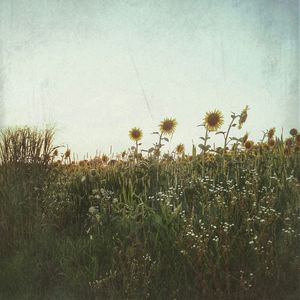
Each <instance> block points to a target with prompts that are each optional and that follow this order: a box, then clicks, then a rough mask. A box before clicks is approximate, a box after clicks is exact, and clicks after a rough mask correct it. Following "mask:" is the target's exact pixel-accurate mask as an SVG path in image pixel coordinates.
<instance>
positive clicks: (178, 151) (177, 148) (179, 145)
mask: <svg viewBox="0 0 300 300" xmlns="http://www.w3.org/2000/svg"><path fill="white" fill-rule="evenodd" d="M176 152H177V153H178V154H183V153H184V145H183V144H178V145H177V147H176Z"/></svg>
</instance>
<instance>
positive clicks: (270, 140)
mask: <svg viewBox="0 0 300 300" xmlns="http://www.w3.org/2000/svg"><path fill="white" fill-rule="evenodd" d="M268 145H269V146H270V147H274V146H275V140H274V139H273V138H272V139H269V140H268Z"/></svg>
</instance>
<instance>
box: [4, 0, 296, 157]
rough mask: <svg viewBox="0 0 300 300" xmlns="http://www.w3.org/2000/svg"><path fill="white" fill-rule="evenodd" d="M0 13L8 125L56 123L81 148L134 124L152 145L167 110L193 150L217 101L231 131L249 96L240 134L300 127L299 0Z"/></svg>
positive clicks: (63, 137)
mask: <svg viewBox="0 0 300 300" xmlns="http://www.w3.org/2000/svg"><path fill="white" fill-rule="evenodd" d="M0 20H1V21H0V25H1V27H0V30H1V31H0V33H1V34H0V110H1V112H0V117H1V121H0V125H1V126H2V127H7V126H16V125H17V126H24V125H30V126H39V127H41V128H43V127H45V126H47V125H52V126H55V128H56V141H55V142H56V143H57V144H59V145H65V146H68V147H70V148H71V149H72V151H73V152H76V153H78V155H79V157H83V155H85V153H88V155H89V156H93V155H95V153H96V150H97V151H98V152H104V153H109V152H110V149H112V151H113V152H114V153H116V152H120V151H122V150H124V149H127V148H128V147H130V146H131V145H132V142H131V141H130V139H129V137H128V131H129V130H130V129H131V128H132V127H135V126H137V127H140V128H141V129H142V130H143V132H144V138H143V141H142V142H143V145H142V148H145V149H147V148H149V147H151V145H152V143H154V142H156V137H155V136H153V135H151V132H153V131H156V130H157V129H158V124H159V123H160V121H161V120H163V119H164V118H165V117H174V118H176V119H177V121H178V127H177V130H176V132H175V134H174V135H173V137H172V139H171V142H170V144H169V145H166V146H165V149H166V150H170V151H171V150H173V149H174V147H175V146H176V144H178V143H180V142H183V143H184V144H186V148H187V150H188V151H189V149H190V148H191V146H192V143H195V144H196V145H198V144H199V143H200V139H199V138H200V136H203V135H204V132H203V128H201V127H197V125H199V124H201V123H202V122H203V117H204V115H205V113H206V112H207V111H211V110H214V109H219V110H221V111H222V112H223V113H224V117H225V124H224V127H223V129H224V128H226V125H228V123H229V122H230V115H231V112H232V111H233V112H236V113H239V112H240V111H241V110H242V109H243V108H244V107H245V106H246V105H249V107H250V110H249V117H248V120H247V123H246V124H245V126H244V128H243V129H242V130H241V131H239V130H237V129H236V130H235V131H233V134H234V135H237V136H241V135H243V134H244V132H246V131H248V132H249V133H250V137H251V138H252V139H254V140H257V139H259V138H261V136H262V131H263V130H266V129H268V128H270V127H274V126H275V127H276V129H277V133H278V134H280V133H281V128H284V130H285V133H286V134H287V132H288V131H289V129H290V128H292V127H298V128H300V113H299V112H300V110H299V101H300V97H299V53H300V51H299V50H300V49H299V1H296V0H251V1H242V0H224V1H217V0H201V1H200V0H185V1H180V0H164V1H150V0H140V1H136V0H135V1H134V0H127V1H106V0H102V1H100V0H97V1H96V0H89V1H80V0H64V1H61V0H1V3H0ZM219 138H220V137H219ZM214 141H215V142H216V143H218V142H220V140H218V139H215V138H214Z"/></svg>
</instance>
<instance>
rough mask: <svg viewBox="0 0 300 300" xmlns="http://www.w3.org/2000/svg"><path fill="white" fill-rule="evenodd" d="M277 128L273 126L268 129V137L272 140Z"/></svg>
mask: <svg viewBox="0 0 300 300" xmlns="http://www.w3.org/2000/svg"><path fill="white" fill-rule="evenodd" d="M275 130H276V129H275V128H274V127H273V128H271V129H269V130H268V139H269V140H271V139H272V138H273V137H274V134H275Z"/></svg>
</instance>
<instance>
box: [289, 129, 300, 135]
mask: <svg viewBox="0 0 300 300" xmlns="http://www.w3.org/2000/svg"><path fill="white" fill-rule="evenodd" d="M297 133H298V130H297V129H296V128H292V129H291V130H290V135H292V136H295V135H296V134H297Z"/></svg>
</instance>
